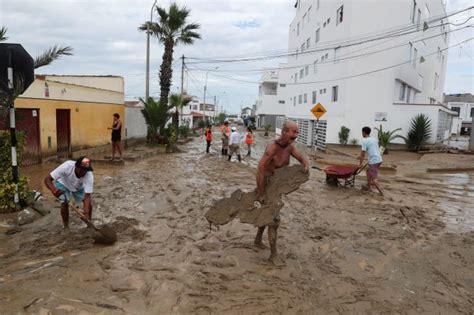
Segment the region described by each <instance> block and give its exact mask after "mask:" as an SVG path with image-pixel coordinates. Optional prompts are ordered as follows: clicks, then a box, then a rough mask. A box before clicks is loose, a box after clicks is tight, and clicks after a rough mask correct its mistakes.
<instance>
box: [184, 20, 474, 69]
mask: <svg viewBox="0 0 474 315" xmlns="http://www.w3.org/2000/svg"><path fill="white" fill-rule="evenodd" d="M469 20H470V19H468V20H466V21H465V22H464V23H467V22H468V21H469ZM464 23H463V24H464ZM473 26H474V25H468V26H464V27H462V28H458V29H455V30H450V31H449V32H446V34H448V33H453V32H457V31H460V30H463V29H466V28H470V27H473ZM422 36H423V35H422ZM440 36H444V33H443V34H437V35H433V36H430V37H424V38H422V39H418V40H409V41H407V42H403V43H401V44H398V45H393V46H390V47H387V48H384V49H380V50H375V51H370V52H367V53H363V54H359V55H355V56H349V57H345V58H344V57H342V56H347V55H349V54H345V55H341V57H340V58H333V59H331V60H329V61H321V62H317V64H316V65H317V66H320V65H327V64H334V63H337V62H339V61H343V62H344V61H350V60H352V59H356V58H360V57H365V56H369V55H373V54H377V53H380V52H384V51H387V50H390V49H393V48H398V47H403V46H405V45H407V44H408V43H418V42H423V41H426V40H429V39H433V38H436V37H440ZM377 46H379V45H377ZM313 65H314V62H312V63H309V64H302V65H297V66H289V67H278V68H265V69H261V68H260V69H259V70H258V69H237V70H231V69H227V70H226V69H223V70H220V71H219V70H216V71H219V72H265V71H270V70H286V69H301V68H304V67H306V66H313ZM190 69H193V70H200V71H207V70H206V69H201V68H195V67H193V68H190Z"/></svg>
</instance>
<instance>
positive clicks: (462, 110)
mask: <svg viewBox="0 0 474 315" xmlns="http://www.w3.org/2000/svg"><path fill="white" fill-rule="evenodd" d="M444 101H445V103H446V104H447V106H448V107H449V108H450V109H451V110H452V111H454V112H456V114H455V116H456V118H455V121H456V123H455V124H454V125H455V126H454V128H453V133H454V134H461V135H469V134H470V130H471V126H472V118H473V117H474V95H472V94H471V93H464V94H451V95H446V96H445V97H444Z"/></svg>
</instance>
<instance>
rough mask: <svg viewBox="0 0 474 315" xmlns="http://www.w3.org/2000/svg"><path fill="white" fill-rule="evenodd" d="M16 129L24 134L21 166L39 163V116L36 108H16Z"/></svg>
mask: <svg viewBox="0 0 474 315" xmlns="http://www.w3.org/2000/svg"><path fill="white" fill-rule="evenodd" d="M15 114H16V117H15V118H16V129H17V131H20V132H23V133H24V134H25V150H24V151H23V154H22V158H21V165H31V164H38V163H41V143H40V128H39V116H40V111H39V109H37V108H16V109H15Z"/></svg>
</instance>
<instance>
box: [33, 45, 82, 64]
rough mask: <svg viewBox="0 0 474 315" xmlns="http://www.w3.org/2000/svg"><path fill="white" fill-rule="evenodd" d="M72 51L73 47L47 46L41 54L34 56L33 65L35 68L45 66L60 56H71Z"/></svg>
mask: <svg viewBox="0 0 474 315" xmlns="http://www.w3.org/2000/svg"><path fill="white" fill-rule="evenodd" d="M72 51H73V49H72V47H70V46H65V47H60V46H58V45H55V46H53V47H51V48H48V49H47V50H45V51H44V52H43V53H42V54H41V55H39V56H37V57H36V58H35V60H34V67H35V69H37V68H39V67H43V66H47V65H49V64H50V63H52V62H53V61H55V60H57V59H59V58H60V57H61V56H71V55H72Z"/></svg>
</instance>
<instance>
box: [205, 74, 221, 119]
mask: <svg viewBox="0 0 474 315" xmlns="http://www.w3.org/2000/svg"><path fill="white" fill-rule="evenodd" d="M217 69H219V67H215V68H214V69H211V70H207V71H206V82H205V84H204V100H203V103H204V104H203V107H202V112H203V116H204V121H206V91H207V75H208V74H209V72H210V71H214V70H217Z"/></svg>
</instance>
